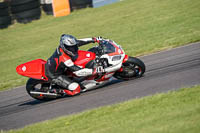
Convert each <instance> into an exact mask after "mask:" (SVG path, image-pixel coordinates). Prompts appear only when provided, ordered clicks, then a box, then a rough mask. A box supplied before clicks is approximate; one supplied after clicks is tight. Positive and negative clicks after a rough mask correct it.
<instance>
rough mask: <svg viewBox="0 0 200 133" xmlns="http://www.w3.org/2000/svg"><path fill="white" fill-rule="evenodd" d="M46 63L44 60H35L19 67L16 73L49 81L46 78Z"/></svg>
mask: <svg viewBox="0 0 200 133" xmlns="http://www.w3.org/2000/svg"><path fill="white" fill-rule="evenodd" d="M45 63H46V61H44V60H42V59H37V60H33V61H30V62H27V63H24V64H21V65H19V66H17V68H16V71H17V73H18V74H20V75H22V76H26V77H31V78H34V79H42V80H46V81H47V80H48V78H47V77H46V76H45V67H44V65H45Z"/></svg>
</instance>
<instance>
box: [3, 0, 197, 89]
mask: <svg viewBox="0 0 200 133" xmlns="http://www.w3.org/2000/svg"><path fill="white" fill-rule="evenodd" d="M199 6H200V1H199V0H124V1H121V2H118V3H115V4H112V5H107V6H104V7H101V8H96V9H91V8H88V9H84V10H80V11H75V12H73V13H72V14H71V15H69V16H65V17H59V18H54V17H53V16H46V15H44V14H43V16H42V19H40V20H38V21H33V22H32V23H29V24H18V23H16V24H14V25H12V26H10V27H9V28H8V29H3V30H0V57H1V58H0V73H1V75H0V90H5V89H8V88H12V87H15V86H19V85H23V84H25V82H26V79H27V78H25V77H22V76H19V75H17V74H16V72H15V68H16V66H17V65H19V64H21V63H24V62H27V61H30V60H33V59H37V58H43V59H47V58H48V57H49V56H50V55H51V54H52V53H53V52H54V50H55V48H56V47H57V46H58V44H59V37H60V35H61V34H63V33H68V34H72V35H74V36H76V37H77V38H83V37H93V36H103V37H107V38H110V39H112V40H115V41H116V42H118V43H119V44H121V45H122V46H123V48H124V49H125V51H126V53H127V54H128V55H131V56H138V55H144V54H148V53H152V52H155V51H160V50H164V49H170V48H172V47H177V46H181V45H184V44H187V43H190V42H196V41H199V40H200V23H199V22H200V14H199V12H200V8H199ZM91 46H92V44H91V45H89V46H86V47H83V49H86V48H88V47H91Z"/></svg>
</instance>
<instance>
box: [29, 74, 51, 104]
mask: <svg viewBox="0 0 200 133" xmlns="http://www.w3.org/2000/svg"><path fill="white" fill-rule="evenodd" d="M48 89H49V83H47V82H45V81H43V80H37V79H32V78H30V79H28V81H27V83H26V91H27V93H28V94H29V95H30V96H31V97H33V98H35V99H37V100H41V101H48V100H51V99H52V98H48V97H45V96H44V95H42V94H38V95H36V94H32V93H31V92H41V93H42V92H47V91H48Z"/></svg>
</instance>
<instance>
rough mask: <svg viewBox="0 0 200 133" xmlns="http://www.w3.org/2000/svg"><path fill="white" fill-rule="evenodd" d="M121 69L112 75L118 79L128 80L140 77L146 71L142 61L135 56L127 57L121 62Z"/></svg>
mask: <svg viewBox="0 0 200 133" xmlns="http://www.w3.org/2000/svg"><path fill="white" fill-rule="evenodd" d="M122 68H123V71H121V72H119V71H118V72H116V73H115V74H114V77H115V78H117V79H120V80H130V79H134V78H139V77H142V76H143V74H144V72H145V71H146V66H145V64H144V62H143V61H142V60H140V59H138V58H136V57H129V58H128V60H127V61H126V62H125V63H123V64H122Z"/></svg>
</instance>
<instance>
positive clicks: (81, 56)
mask: <svg viewBox="0 0 200 133" xmlns="http://www.w3.org/2000/svg"><path fill="white" fill-rule="evenodd" d="M95 58H96V55H95V53H93V52H89V51H82V50H79V51H78V59H77V60H76V61H75V62H74V64H75V65H77V66H80V67H82V68H85V65H86V64H87V63H88V62H90V61H91V60H94V59H95Z"/></svg>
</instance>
